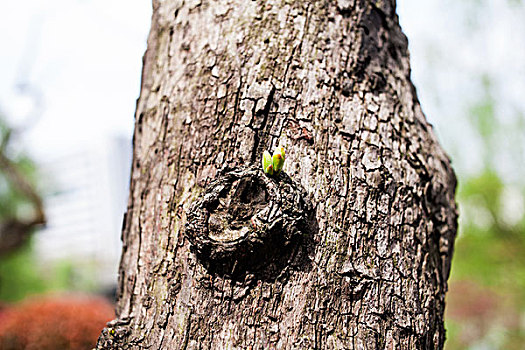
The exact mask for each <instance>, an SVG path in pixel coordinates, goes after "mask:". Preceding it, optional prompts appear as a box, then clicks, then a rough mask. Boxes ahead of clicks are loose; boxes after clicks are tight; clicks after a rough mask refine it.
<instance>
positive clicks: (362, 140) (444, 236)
mask: <svg viewBox="0 0 525 350" xmlns="http://www.w3.org/2000/svg"><path fill="white" fill-rule="evenodd" d="M153 7H154V14H153V19H152V28H151V32H150V36H149V39H148V49H147V52H146V54H145V56H144V70H143V76H142V87H141V95H140V98H139V100H138V103H137V111H136V126H135V135H134V157H133V169H132V179H131V189H130V198H129V206H128V211H127V214H126V216H125V219H124V227H123V235H122V241H123V255H122V261H121V265H120V279H119V291H118V305H117V319H116V320H115V321H113V322H111V323H110V324H108V328H106V329H105V330H104V331H103V333H102V335H101V337H100V339H99V343H98V347H99V348H100V349H102V348H114V349H127V348H150V349H438V348H442V347H443V343H444V340H445V330H444V327H443V311H444V307H445V292H446V290H447V279H448V275H449V270H450V261H451V256H452V249H453V242H454V237H455V234H456V219H457V214H456V208H455V202H454V190H455V184H456V180H455V176H454V173H453V170H452V168H451V166H450V162H449V159H448V158H447V156H446V155H445V153H444V152H443V151H442V149H441V148H440V146H439V144H438V142H437V140H436V137H435V135H434V132H433V130H432V127H431V126H430V125H429V124H428V123H427V122H426V120H425V117H424V115H423V113H422V111H421V108H420V106H419V103H418V100H417V96H416V92H415V89H414V87H413V85H412V84H411V82H410V68H409V58H408V53H407V40H406V38H405V36H404V35H403V34H402V32H401V29H400V27H399V23H398V18H397V15H396V14H395V2H394V1H392V0H385V1H377V2H376V1H365V0H340V1H327V0H322V1H291V0H289V1H287V0H269V1H247V0H214V1H205V0H190V1H177V0H154V3H153ZM279 142H280V143H281V144H282V145H283V146H284V147H285V148H286V151H287V160H286V163H285V166H284V172H285V174H283V176H284V175H286V176H288V177H289V179H291V181H293V183H294V184H297V186H298V191H303V193H304V197H305V198H303V199H304V200H305V203H309V205H311V211H312V217H313V220H312V221H311V222H310V224H309V225H310V226H311V230H310V231H309V232H307V233H306V234H304V235H301V237H302V239H301V240H296V241H294V242H293V244H292V245H291V247H292V248H290V249H289V250H286V251H282V252H281V251H279V252H278V253H277V254H276V253H275V252H270V251H269V250H268V251H267V253H264V254H254V255H253V256H252V260H263V259H267V261H254V263H256V264H255V265H254V266H256V267H253V266H251V265H250V266H249V265H247V264H241V265H235V264H234V263H231V261H232V259H233V260H235V254H234V255H231V254H230V255H228V258H227V259H226V260H227V261H226V262H224V261H225V260H221V259H215V258H214V257H216V255H213V256H212V255H211V254H208V253H209V251H208V253H206V254H203V253H202V250H201V251H199V250H198V247H195V246H198V244H199V243H198V242H197V241H195V240H193V241H192V239H191V238H192V237H198V235H199V233H198V232H200V231H198V230H197V231H196V232H197V233H195V232H193V233H191V232H190V231H188V232H189V233H190V234H185V231H184V227H185V225H186V226H187V225H188V217H191V216H192V213H193V210H194V208H195V207H192V206H194V205H195V203H197V202H198V201H199V200H202V199H203V198H204V196H205V195H206V194H207V191H211V190H210V188H211V187H210V183H213V181H216V180H217V179H218V178H219V177H220V176H222V175H221V174H224V173H225V172H227V171H232V169H233V171H239V169H244V168H246V167H251V166H257V165H258V164H259V162H260V157H261V156H262V153H263V150H266V149H267V150H270V151H272V150H273V148H274V147H275V146H277V144H278V143H279ZM236 169H237V170H236ZM237 185H238V183H237ZM237 185H232V186H237ZM207 186H208V187H207ZM250 186H252V185H250ZM259 187H260V186H259ZM259 187H258V186H255V185H253V186H252V189H253V191H254V192H255V193H254V194H253V196H252V197H250V198H252V199H250V200H249V201H247V202H246V201H245V202H242V201H241V202H242V203H245V204H246V203H252V202H250V201H256V202H254V204H253V205H254V206H257V205H265V203H266V201H267V199H264V200H263V199H261V198H265V197H264V196H263V195H261V196H262V197H261V196H258V195H257V191H260V189H258V188H259ZM206 188H208V190H207V189H206ZM228 191H230V190H228ZM228 191H226V190H225V192H224V193H225V194H224V196H226V197H228V196H233V197H231V198H230V199H232V198H233V201H234V202H235V200H237V199H239V198H241V197H235V196H236V195H235V194H227V193H237V192H236V191H234V190H231V191H230V192H228ZM239 191H240V192H242V191H241V190H239ZM211 192H213V191H211ZM211 192H210V193H211ZM240 192H239V193H240ZM239 196H240V195H239ZM270 196H271V194H270ZM226 197H224V198H226ZM234 197H235V198H237V199H235V198H234ZM217 198H218V197H217ZM228 198H229V197H228ZM242 198H245V197H242ZM254 198H259V199H254ZM228 203H231V201H230V200H224V201H223V202H221V203H220V205H223V206H226V207H228V205H229V204H228ZM212 207H213V208H212V209H210V212H209V213H208V214H206V215H209V217H208V216H206V217H207V218H208V219H209V223H208V229H210V230H212V229H213V230H215V231H217V230H218V231H220V229H217V227H220V225H222V224H215V223H212V221H213V220H215V219H213V218H212V217H213V215H215V214H214V213H215V212H213V210H219V209H216V208H218V207H216V206H212ZM190 208H193V209H190ZM243 208H244V207H243ZM246 208H247V207H246ZM261 208H262V207H261ZM189 210H191V213H190V212H189ZM220 210H222V209H220ZM246 210H248V209H246ZM253 210H257V208H255V209H253ZM225 212H228V213H230V214H231V213H232V211H231V210H230V211H225ZM243 213H245V214H246V213H247V214H246V215H248V216H247V217H249V215H250V214H249V213H250V212H249V211H248V212H243ZM228 215H229V214H228ZM243 215H244V214H243ZM193 216H195V215H193ZM239 220H240V219H239ZM215 221H217V220H215ZM215 221H213V222H215ZM217 222H219V223H220V222H223V221H220V220H219V221H217ZM247 222H248V221H247V219H246V223H247ZM227 224H228V225H230V224H231V223H227ZM217 225H219V226H217ZM224 225H226V224H224ZM235 225H237V226H235V227H236V228H235V229H242V222H241V223H240V224H239V223H237V224H235ZM283 225H286V223H284V224H283ZM212 226H213V227H212ZM228 227H230V226H228ZM230 228H231V227H230ZM239 232H240V231H239ZM243 232H244V231H243ZM246 232H248V231H246ZM250 232H251V231H250ZM192 234H193V235H194V236H192ZM239 234H241V233H239ZM242 234H243V235H244V234H245V233H242ZM195 235H196V236H195ZM217 239H219V238H217ZM228 239H229V238H228ZM196 242H197V243H196ZM228 242H230V241H228ZM232 242H233V241H232ZM192 243H193V244H192ZM286 244H287V243H286ZM250 247H252V246H250ZM201 248H202V247H201ZM250 249H252V248H250ZM250 249H248V253H246V251H244V250H243V254H244V255H243V256H244V257H246V256H249V251H250ZM253 249H255V250H257V249H258V248H253ZM199 252H200V253H199ZM270 253H271V254H270ZM246 254H248V255H246ZM232 256H233V258H232ZM228 259H230V260H228ZM225 267H227V268H225ZM230 269H231V271H230Z"/></svg>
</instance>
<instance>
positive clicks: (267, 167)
mask: <svg viewBox="0 0 525 350" xmlns="http://www.w3.org/2000/svg"><path fill="white" fill-rule="evenodd" d="M262 167H263V171H264V173H265V174H268V175H273V163H272V156H271V155H270V152H268V151H264V153H263V158H262Z"/></svg>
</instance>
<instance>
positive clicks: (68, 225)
mask: <svg viewBox="0 0 525 350" xmlns="http://www.w3.org/2000/svg"><path fill="white" fill-rule="evenodd" d="M131 152H132V151H131V141H130V140H129V139H124V138H113V139H110V140H107V141H106V142H101V143H96V144H93V145H92V147H91V148H89V149H84V150H83V151H80V152H76V153H71V154H64V155H62V156H59V157H57V158H55V159H54V160H51V161H47V162H45V163H43V164H40V170H41V172H42V173H43V177H44V179H45V180H46V182H49V183H48V184H47V186H46V190H50V192H48V193H46V194H45V195H44V205H45V211H46V216H47V224H46V227H45V228H44V229H42V230H41V231H39V232H37V233H36V234H35V236H34V237H35V250H36V253H37V255H38V258H39V261H40V262H41V264H42V266H43V267H44V268H45V267H46V266H53V265H54V264H56V263H62V262H66V263H67V264H70V266H71V267H72V270H73V272H74V274H75V275H78V276H77V277H78V279H79V280H83V281H85V280H89V281H90V282H92V283H94V284H95V287H98V288H102V289H109V288H112V287H114V286H115V285H116V283H117V271H118V263H119V259H120V253H121V241H120V235H121V227H122V218H123V214H124V212H125V210H126V205H127V197H128V186H129V170H130V168H131Z"/></svg>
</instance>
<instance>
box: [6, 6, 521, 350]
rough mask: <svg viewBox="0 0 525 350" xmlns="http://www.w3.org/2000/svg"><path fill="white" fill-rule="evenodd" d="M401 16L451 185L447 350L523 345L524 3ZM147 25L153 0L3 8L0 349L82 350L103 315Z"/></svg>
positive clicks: (401, 9)
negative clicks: (12, 338)
mask: <svg viewBox="0 0 525 350" xmlns="http://www.w3.org/2000/svg"><path fill="white" fill-rule="evenodd" d="M123 9H125V10H123ZM398 14H399V17H400V21H401V25H402V27H403V30H404V32H405V34H406V35H407V37H408V39H409V49H410V53H411V65H412V70H413V71H412V79H413V82H414V84H415V85H416V87H417V91H418V96H419V99H420V102H421V105H422V107H423V110H424V111H425V114H426V115H427V118H428V120H429V121H430V122H431V123H432V124H433V125H434V128H435V131H436V133H437V134H438V137H439V139H440V140H441V143H442V145H443V147H444V148H445V149H446V150H447V152H448V154H449V155H450V157H451V159H452V163H453V165H454V168H455V169H456V172H457V175H458V180H459V187H458V194H457V201H458V204H459V210H460V228H459V233H458V238H457V241H456V251H455V255H454V259H453V264H452V275H451V279H450V292H449V294H448V296H447V303H448V304H447V314H446V327H447V331H448V333H447V336H448V341H447V344H446V347H447V348H448V349H521V348H523V345H522V344H525V215H524V213H525V115H524V113H525V98H523V97H524V96H525V5H524V4H523V3H522V1H520V0H454V1H453V0H440V1H438V0H426V1H418V0H398ZM150 17H151V3H150V1H149V0H144V1H125V0H104V1H103V0H68V1H66V0H49V1H46V2H43V1H36V0H26V1H24V2H7V1H5V2H2V3H0V33H1V34H0V47H1V50H2V51H1V52H2V54H1V55H0V232H1V233H0V339H3V341H4V344H5V342H6V340H5V339H6V338H5V337H6V334H10V333H9V332H11V333H12V332H15V333H16V332H18V333H19V334H20V337H22V335H23V337H22V338H23V339H24V341H25V342H26V343H27V344H29V343H31V342H33V343H34V342H40V343H39V347H37V348H40V349H45V348H49V349H56V348H63V349H66V348H68V347H69V348H72V349H80V348H87V349H88V348H90V346H93V345H94V343H95V341H96V337H97V336H98V332H99V331H100V329H101V328H102V327H103V326H104V324H105V322H106V321H107V320H109V319H111V318H113V311H112V305H111V303H112V302H113V298H114V292H115V287H116V279H117V269H118V261H119V258H120V228H121V222H122V215H123V213H124V211H125V207H126V202H127V188H128V182H129V180H128V177H129V168H130V163H131V137H132V132H133V122H134V119H133V115H134V109H135V102H136V99H137V97H138V94H139V87H140V75H141V67H142V55H143V53H144V51H145V49H146V38H147V33H148V31H149V25H150ZM44 220H45V222H46V225H45V226H43V225H42V222H44ZM71 310H74V311H73V312H71ZM35 314H36V315H39V317H35V316H34V315H35ZM73 319H74V321H73ZM68 320H70V321H68ZM57 322H61V326H60V327H56V323H57ZM67 322H71V323H67ZM46 325H47V326H46ZM49 325H52V328H51V327H49ZM30 327H32V328H30ZM39 327H40V328H39ZM46 327H47V328H46ZM56 329H58V330H56ZM60 329H62V330H64V331H62V332H61V331H60ZM75 330H76V331H75ZM88 330H89V331H88ZM50 332H59V333H57V334H55V333H53V336H49V334H50ZM29 334H37V336H35V338H34V339H33V338H31V337H30V336H29ZM46 334H47V335H48V336H47V337H46V336H45V335H46ZM24 337H25V338H24ZM57 339H58V340H59V341H61V342H62V343H61V345H57V344H56V343H53V341H57ZM7 341H9V339H8V340H7ZM90 344H91V345H90ZM15 345H16V344H15ZM13 348H15V347H14V345H13Z"/></svg>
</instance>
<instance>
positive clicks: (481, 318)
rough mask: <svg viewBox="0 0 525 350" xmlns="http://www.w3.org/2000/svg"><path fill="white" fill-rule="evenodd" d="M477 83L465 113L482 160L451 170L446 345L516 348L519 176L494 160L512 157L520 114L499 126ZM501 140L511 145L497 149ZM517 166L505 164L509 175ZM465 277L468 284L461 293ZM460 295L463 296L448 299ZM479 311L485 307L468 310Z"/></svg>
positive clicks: (523, 296)
mask: <svg viewBox="0 0 525 350" xmlns="http://www.w3.org/2000/svg"><path fill="white" fill-rule="evenodd" d="M482 86H483V87H484V94H483V96H481V98H480V99H479V101H478V102H477V103H475V104H474V105H473V106H472V107H471V108H470V109H469V111H468V115H469V118H470V121H471V125H472V126H473V127H474V129H475V130H476V131H477V135H478V138H479V139H478V141H479V145H480V147H479V149H478V151H479V154H480V156H481V157H482V164H483V165H482V168H481V169H480V171H479V172H477V173H475V174H467V173H460V174H458V175H459V187H458V192H457V201H458V203H459V209H460V226H459V234H458V238H457V240H456V245H455V252H454V259H453V264H452V274H451V281H450V284H451V290H450V293H449V295H448V299H449V306H448V309H447V315H448V316H447V318H446V320H447V329H448V331H449V339H450V340H449V341H448V343H447V348H448V349H466V348H470V347H471V346H482V347H486V348H494V349H519V348H521V346H522V344H523V343H524V342H525V329H524V327H523V325H522V323H521V322H520V321H519V320H520V319H521V317H522V316H521V315H522V314H523V313H525V215H524V208H525V180H524V179H523V177H520V176H512V175H513V174H508V173H505V172H504V171H502V170H501V167H500V166H499V165H500V164H501V162H500V159H501V158H502V157H503V156H507V159H520V152H521V149H520V144H521V143H520V142H524V140H523V137H524V135H525V128H524V127H523V125H524V124H523V116H522V115H521V114H518V115H517V116H516V117H515V118H514V119H513V121H512V123H511V124H510V125H505V124H504V123H503V121H502V120H501V118H500V117H499V116H498V115H497V112H496V110H497V108H496V105H497V101H496V100H495V99H494V98H493V97H492V92H491V90H492V88H491V84H490V80H489V79H488V77H486V76H484V77H483V78H482ZM505 140H518V142H510V143H508V147H503V145H504V144H505V143H504V141H505ZM464 156H465V155H462V154H458V155H456V158H457V159H461V157H464ZM521 166H522V165H521V163H520V162H516V163H511V164H506V168H507V169H509V168H510V169H513V173H515V174H519V173H520V172H521ZM465 281H469V283H473V285H474V286H475V288H473V289H472V290H470V291H469V290H465V287H464V286H465V285H464V283H465ZM458 286H462V287H458ZM478 291H479V293H481V294H479V293H478ZM463 294H468V295H469V298H468V299H467V300H462V302H460V303H458V302H454V300H455V299H457V298H460V296H461V295H463ZM480 309H486V310H485V311H484V312H479V313H475V312H469V310H480ZM469 334H470V337H469ZM472 334H476V336H472Z"/></svg>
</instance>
